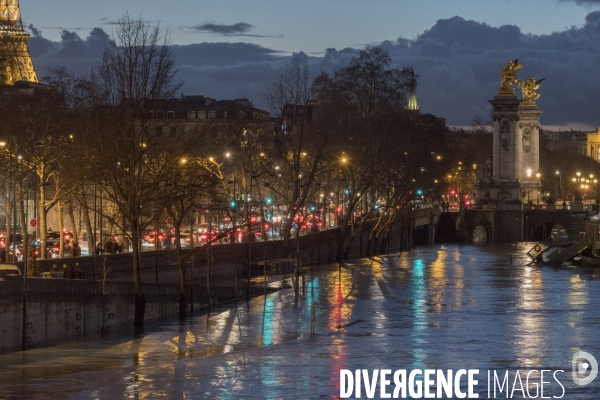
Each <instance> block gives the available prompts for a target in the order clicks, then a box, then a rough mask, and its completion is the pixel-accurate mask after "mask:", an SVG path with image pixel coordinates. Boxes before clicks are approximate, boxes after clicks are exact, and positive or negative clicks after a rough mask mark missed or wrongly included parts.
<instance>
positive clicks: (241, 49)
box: [20, 0, 600, 129]
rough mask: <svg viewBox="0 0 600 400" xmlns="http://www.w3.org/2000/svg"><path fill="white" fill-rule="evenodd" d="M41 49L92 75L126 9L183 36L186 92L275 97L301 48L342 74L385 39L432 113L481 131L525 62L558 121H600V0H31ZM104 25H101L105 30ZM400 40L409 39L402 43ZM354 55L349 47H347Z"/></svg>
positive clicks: (48, 63)
mask: <svg viewBox="0 0 600 400" xmlns="http://www.w3.org/2000/svg"><path fill="white" fill-rule="evenodd" d="M20 3H21V12H22V17H23V23H24V25H25V26H26V28H27V29H28V31H29V32H30V33H31V34H32V39H31V40H30V42H29V43H30V51H31V53H32V57H33V61H34V64H35V66H36V70H37V71H38V75H40V76H43V75H44V73H45V72H46V71H48V68H50V67H53V66H56V65H65V66H67V67H68V68H70V69H72V70H73V72H74V73H76V74H81V75H85V74H86V73H87V72H88V71H89V70H90V68H91V66H92V65H93V64H94V63H95V62H96V61H97V60H98V58H99V56H100V54H101V51H102V48H103V47H104V45H105V43H106V42H107V39H108V36H109V35H110V34H111V33H112V32H113V29H114V28H115V25H114V22H115V21H117V20H118V19H119V17H121V16H122V15H123V14H124V13H125V12H129V14H131V15H132V16H133V17H138V16H141V17H142V18H144V19H145V20H147V21H149V22H152V23H156V22H160V23H161V26H162V27H163V28H168V29H170V30H171V40H172V42H173V44H175V45H176V46H175V47H176V55H177V57H178V60H179V62H180V64H181V73H180V75H181V79H182V81H184V82H185V85H184V87H183V89H184V91H185V94H201V95H205V96H211V97H215V98H217V99H223V98H236V97H242V96H246V97H248V98H250V99H251V100H252V101H253V102H254V104H255V105H256V106H259V107H262V108H266V107H267V105H266V102H265V100H264V99H265V96H264V94H265V91H266V90H267V89H268V85H269V84H270V83H272V81H273V79H274V77H276V76H277V75H278V74H280V73H281V72H282V71H283V70H284V68H285V63H286V62H288V60H289V57H288V56H289V55H290V54H292V53H304V55H303V56H308V59H309V64H310V67H311V70H312V71H314V73H319V72H320V71H325V72H332V71H334V70H335V69H336V68H340V67H344V66H345V65H348V62H349V60H350V59H351V57H353V56H354V55H355V54H356V51H357V50H360V49H362V48H364V47H365V46H366V45H370V44H380V43H383V44H384V46H386V49H387V50H388V52H389V53H390V55H391V57H392V59H393V62H394V63H395V65H400V64H406V65H412V66H414V68H415V71H416V73H417V74H419V92H418V99H419V103H420V105H421V110H423V111H424V112H430V113H434V114H436V115H439V116H443V117H446V118H447V119H448V123H449V124H453V125H465V124H469V123H470V121H471V120H472V118H473V117H474V116H483V117H486V116H487V115H489V104H488V103H487V100H488V99H490V98H491V97H493V95H494V93H495V89H496V88H497V82H496V81H495V80H494V79H493V76H494V75H495V74H496V73H497V72H499V70H500V67H501V66H502V65H503V64H505V63H506V62H507V60H508V59H514V58H519V59H520V60H521V61H522V62H523V63H524V64H525V67H524V68H523V69H522V74H523V77H521V78H526V77H528V76H535V77H536V78H541V77H545V78H547V80H546V81H545V82H544V85H543V87H542V89H541V91H540V93H541V95H542V97H541V99H540V101H539V103H538V105H540V107H544V109H545V110H546V112H545V114H544V117H543V122H544V123H547V124H552V125H557V126H563V127H578V126H583V127H585V129H588V128H591V127H593V126H596V125H600V120H598V119H597V118H598V117H597V112H596V111H594V110H595V108H594V104H596V103H597V101H596V97H597V93H598V92H600V80H598V79H597V71H598V65H599V64H600V59H599V58H598V56H597V54H600V0H372V1H365V0H344V1H342V0H337V1H336V0H320V1H316V0H304V1H288V0H284V1H266V0H263V1H248V0H246V1H242V0H220V1H215V0H211V1H204V0H171V1H164V0H160V1H159V0H104V1H99V0H97V1H88V0H21V1H20ZM94 28H99V29H94ZM399 38H402V39H406V40H401V41H398V39H399ZM344 49H347V50H344Z"/></svg>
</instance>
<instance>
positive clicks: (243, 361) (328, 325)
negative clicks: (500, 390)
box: [0, 245, 600, 399]
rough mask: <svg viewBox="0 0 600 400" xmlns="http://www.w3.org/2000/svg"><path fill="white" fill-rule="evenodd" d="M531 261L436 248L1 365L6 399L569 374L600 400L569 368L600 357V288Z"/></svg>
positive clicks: (242, 392) (575, 392) (339, 269)
mask: <svg viewBox="0 0 600 400" xmlns="http://www.w3.org/2000/svg"><path fill="white" fill-rule="evenodd" d="M524 249H525V246H524V245H523V246H519V247H518V248H515V247H514V246H508V245H490V246H485V247H477V246H466V245H465V246H454V245H438V246H432V247H420V248H416V249H414V250H412V251H410V252H402V253H393V254H390V255H385V256H381V257H375V258H374V259H362V260H353V261H351V262H348V263H347V264H345V265H342V266H338V265H337V264H331V265H327V266H320V267H318V268H315V269H314V270H313V271H311V272H310V273H308V274H307V275H306V279H305V286H304V290H303V291H302V293H301V295H300V296H298V297H296V296H295V294H294V291H293V289H283V290H280V291H278V292H276V293H274V294H271V295H269V296H267V297H266V298H265V297H259V298H255V299H252V300H251V301H250V302H249V303H240V304H239V305H238V306H237V307H236V306H235V305H234V304H228V305H223V306H219V307H218V308H217V309H213V311H212V312H211V313H210V314H209V315H206V314H203V315H196V316H194V317H192V318H188V319H187V320H185V321H182V322H180V321H171V322H167V323H162V324H159V325H155V326H151V327H149V328H150V329H147V331H148V332H147V333H145V334H143V335H140V336H138V337H135V336H133V335H131V334H130V333H128V332H121V333H115V334H113V335H111V336H109V337H105V338H98V337H94V336H92V337H87V338H82V339H78V340H73V341H69V342H66V343H62V344H59V345H55V346H52V347H48V348H36V349H31V350H28V351H27V352H14V353H8V354H0V367H1V369H2V373H1V374H0V398H7V399H68V398H71V399H120V398H132V399H158V398H166V399H171V398H173V399H175V398H186V399H196V398H197V399H202V398H215V399H237V398H244V399H250V398H256V399H276V398H283V399H303V398H335V397H336V396H339V370H340V369H343V368H344V369H351V370H354V369H358V368H361V369H375V368H378V369H383V368H388V369H392V370H395V369H407V370H411V369H416V368H421V369H422V368H432V369H453V370H458V369H461V368H466V369H469V368H471V369H475V368H478V369H480V370H481V375H480V377H484V376H485V374H486V373H487V372H486V371H487V370H488V369H493V370H498V371H500V370H502V372H503V370H506V369H510V370H511V371H516V370H521V371H528V370H541V369H548V370H557V369H561V370H564V371H565V373H564V374H563V375H562V376H561V383H562V384H563V385H564V386H565V390H566V395H565V396H564V398H568V399H594V398H598V397H599V396H600V395H596V393H598V392H600V384H599V381H600V377H599V378H597V379H596V381H594V382H593V383H592V384H591V385H589V386H584V387H579V386H576V385H574V384H573V381H572V379H571V357H572V355H573V354H574V353H575V352H576V351H579V350H584V351H587V352H589V353H591V354H594V355H596V356H597V357H598V356H600V335H598V332H599V329H600V307H599V305H600V301H599V300H600V280H597V279H596V276H595V275H594V272H595V270H587V269H556V268H549V267H541V268H540V267H536V266H527V265H525V261H526V256H525V255H524ZM511 254H513V255H514V262H513V265H512V266H511V264H510V258H511ZM312 302H317V313H316V321H317V326H316V335H315V336H313V337H310V336H309V332H310V304H311V303H312ZM511 376H512V375H511ZM534 376H535V374H534ZM537 379H538V381H539V377H537ZM546 380H552V376H551V375H550V378H549V379H548V378H546ZM552 381H553V382H554V380H552ZM486 382H487V380H485V381H480V389H481V390H480V391H479V393H481V395H480V398H487V394H486V393H487V383H486ZM511 385H512V379H511ZM556 387H557V385H554V390H553V392H552V393H550V395H557V396H558V395H560V394H561V391H560V390H558V391H557V389H556ZM533 394H534V393H533V392H532V395H533ZM546 395H548V394H546ZM363 396H364V392H363ZM500 397H504V396H499V398H500ZM514 397H515V398H523V397H522V396H521V392H520V391H517V392H516V394H515V396H514ZM504 398H505V397H504Z"/></svg>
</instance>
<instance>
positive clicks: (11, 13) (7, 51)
mask: <svg viewBox="0 0 600 400" xmlns="http://www.w3.org/2000/svg"><path fill="white" fill-rule="evenodd" d="M28 39H29V35H28V34H27V33H26V32H25V30H24V29H23V22H22V21H21V8H20V7H19V0H0V84H5V85H7V84H8V85H12V84H14V83H15V82H16V81H28V82H36V83H37V81H38V79H37V75H36V73H35V69H34V68H33V62H32V61H31V55H30V54H29V49H28V48H27V40H28Z"/></svg>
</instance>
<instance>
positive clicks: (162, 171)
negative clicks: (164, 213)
mask: <svg viewBox="0 0 600 400" xmlns="http://www.w3.org/2000/svg"><path fill="white" fill-rule="evenodd" d="M113 40H114V41H113V42H111V44H110V45H109V46H108V47H107V48H106V49H105V50H104V53H103V56H102V60H101V61H100V63H99V64H98V65H97V67H96V68H95V70H94V71H93V73H92V77H91V82H90V89H91V96H92V100H93V105H94V112H95V129H94V132H93V133H92V134H91V135H89V137H88V140H89V146H88V150H89V152H88V154H87V155H88V159H89V160H90V161H91V162H92V163H93V164H94V166H95V172H96V174H95V175H94V177H93V178H94V181H95V182H96V183H97V184H98V186H99V187H100V188H102V197H103V205H108V206H106V207H105V208H104V209H103V213H105V215H106V217H107V218H109V219H110V220H111V222H112V223H113V224H114V225H115V226H117V227H119V229H120V230H121V232H123V233H126V234H127V235H128V236H129V237H130V239H131V244H132V248H133V252H132V271H133V282H134V287H135V309H136V312H135V320H134V324H135V326H137V327H141V326H142V325H143V323H144V314H145V306H146V298H145V296H144V293H143V288H142V281H141V274H140V250H141V240H142V235H143V231H144V230H145V229H146V227H147V226H149V224H151V223H152V221H154V212H155V209H156V207H155V206H154V205H155V204H156V203H157V202H158V200H159V197H160V195H159V193H158V190H159V188H160V187H161V186H162V185H163V184H164V182H167V181H168V180H169V173H170V171H172V169H173V166H174V165H175V164H176V163H177V162H179V160H180V158H181V157H182V155H183V154H185V149H186V146H187V141H186V134H185V132H183V130H181V131H179V132H177V133H176V134H174V135H172V136H169V137H163V136H162V132H160V131H159V130H157V129H156V128H157V127H160V126H161V124H162V122H161V121H158V120H157V119H156V118H155V117H156V115H153V114H152V111H153V110H154V109H156V108H157V107H158V105H159V104H160V103H161V101H163V100H164V99H169V98H171V97H173V95H174V94H175V93H176V91H177V90H178V88H179V87H180V84H179V83H178V82H177V81H176V80H175V75H176V73H177V67H176V64H175V58H174V55H173V51H172V48H171V46H170V42H169V33H168V32H163V31H162V30H161V28H160V26H159V25H156V26H151V25H149V24H147V23H145V22H144V21H143V20H142V19H134V18H132V17H131V16H129V15H128V14H125V15H124V16H123V17H122V18H121V19H120V20H119V21H118V24H117V28H116V31H115V33H114V38H113ZM111 209H112V210H114V212H110V211H109V210H111Z"/></svg>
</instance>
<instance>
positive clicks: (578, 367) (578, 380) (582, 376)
mask: <svg viewBox="0 0 600 400" xmlns="http://www.w3.org/2000/svg"><path fill="white" fill-rule="evenodd" d="M572 364H573V382H575V384H576V385H579V386H585V385H588V384H590V383H592V381H593V380H594V379H596V375H598V361H596V359H595V358H594V356H593V355H591V354H590V353H586V352H585V351H578V352H577V353H575V354H573V360H572ZM590 368H591V369H590ZM588 371H589V375H587V376H586V374H588Z"/></svg>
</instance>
